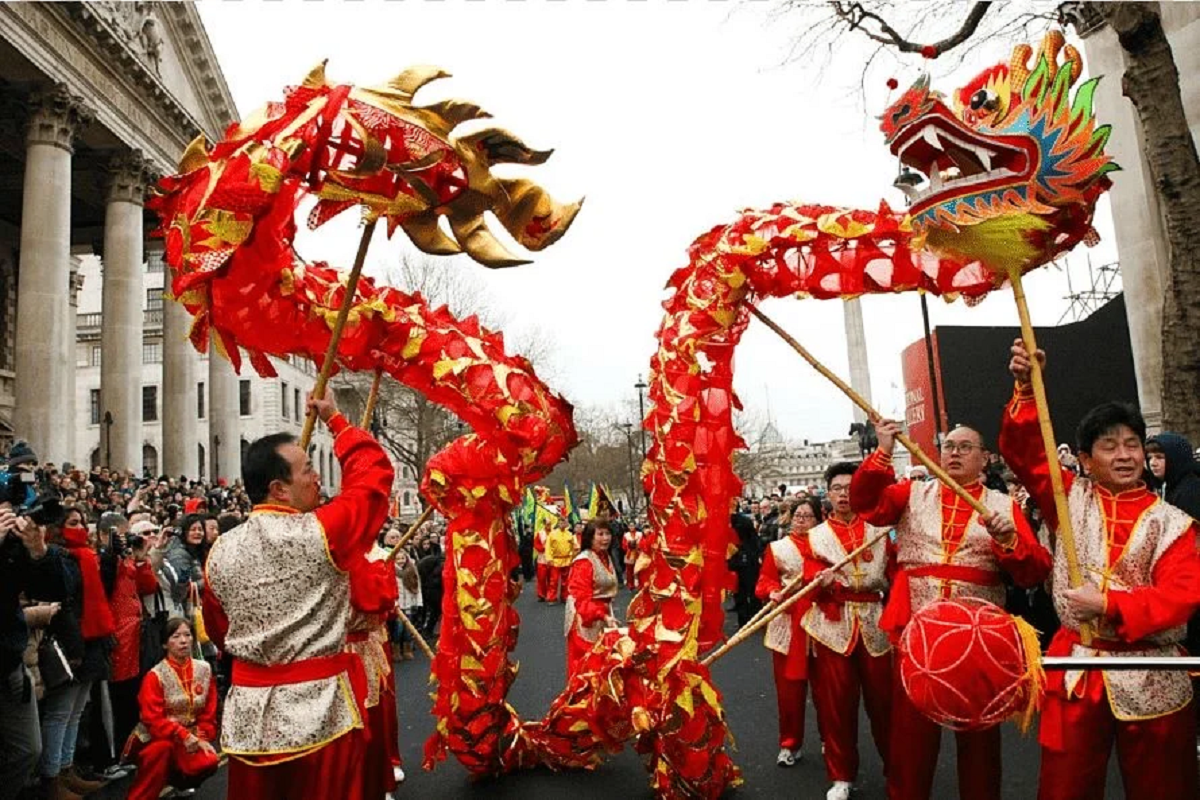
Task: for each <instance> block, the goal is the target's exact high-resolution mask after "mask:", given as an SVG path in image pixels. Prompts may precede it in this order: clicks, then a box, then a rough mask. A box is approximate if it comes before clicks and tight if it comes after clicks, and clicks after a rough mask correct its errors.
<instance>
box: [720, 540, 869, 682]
mask: <svg viewBox="0 0 1200 800" xmlns="http://www.w3.org/2000/svg"><path fill="white" fill-rule="evenodd" d="M889 533H891V531H890V530H886V531H882V532H880V533H879V534H877V535H875V536H872V537H871V538H870V539H868V540H867V541H865V542H863V543H862V545H860V546H859V547H856V548H854V550H852V551H851V552H850V554H849V555H847V556H846V557H845V558H843V559H842V560H841V561H839V562H837V563H836V564H834V565H833V566H832V567H830V568H829V569H830V571H832V572H837V571H838V570H839V569H841V568H842V567H844V566H846V565H847V564H849V563H851V562H852V561H854V559H856V558H858V557H859V556H860V555H862V554H863V553H865V552H866V551H867V550H869V549H870V548H872V547H874V546H875V543H876V542H878V541H880V540H881V539H883V538H884V537H885V536H887V535H888V534H889ZM819 586H820V583H819V582H817V581H815V580H814V581H812V582H811V583H809V584H808V585H807V586H805V587H804V588H803V589H801V590H800V591H798V592H796V593H795V594H793V595H792V596H791V597H789V598H787V599H786V600H784V601H783V602H782V603H780V604H779V605H777V606H776V607H775V608H774V609H773V610H772V611H771V612H769V613H767V614H764V615H762V616H761V617H759V619H758V621H757V622H752V623H750V624H748V625H743V626H742V627H741V628H739V629H738V631H737V633H735V634H734V635H733V636H731V637H729V641H727V642H726V643H725V644H723V645H721V647H720V648H719V649H717V650H715V651H713V652H712V653H711V654H710V655H709V656H708V657H707V658H705V659H704V660H703V661H701V662H700V663H701V664H703V665H704V666H706V667H707V666H709V665H710V664H712V663H713V662H714V661H716V660H717V659H718V658H720V657H721V656H723V655H725V654H726V653H728V652H729V651H730V650H732V649H733V648H734V647H737V646H738V645H739V644H741V643H742V642H744V641H746V640H747V639H749V638H750V637H751V636H753V635H754V634H755V633H757V632H758V631H759V630H761V629H762V628H763V626H765V625H766V624H767V623H769V622H770V621H771V620H773V619H775V617H777V616H779V615H780V614H782V613H783V612H784V611H787V610H788V609H789V608H791V607H792V606H794V605H795V604H796V603H799V602H800V600H801V599H803V598H805V597H807V596H808V595H810V594H812V593H813V591H815V590H816V589H817V588H818V587H819Z"/></svg>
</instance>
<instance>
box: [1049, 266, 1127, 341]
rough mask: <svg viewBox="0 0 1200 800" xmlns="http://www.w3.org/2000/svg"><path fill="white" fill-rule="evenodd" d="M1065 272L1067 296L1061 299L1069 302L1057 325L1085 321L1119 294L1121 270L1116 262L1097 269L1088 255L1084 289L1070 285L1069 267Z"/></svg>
mask: <svg viewBox="0 0 1200 800" xmlns="http://www.w3.org/2000/svg"><path fill="white" fill-rule="evenodd" d="M1065 272H1066V273H1067V294H1066V296H1065V297H1064V298H1063V299H1064V300H1068V301H1070V302H1069V305H1068V306H1067V310H1066V311H1064V312H1063V315H1062V316H1061V317H1059V320H1058V324H1059V325H1062V324H1063V323H1064V322H1079V321H1080V320H1083V319H1087V318H1088V317H1089V316H1091V315H1092V313H1093V312H1095V311H1097V310H1098V309H1099V308H1100V307H1101V306H1103V305H1104V304H1105V303H1107V302H1108V301H1109V300H1112V299H1113V298H1114V297H1116V296H1117V295H1119V294H1120V293H1121V268H1120V265H1119V264H1118V263H1117V262H1116V261H1113V262H1111V263H1108V264H1101V265H1100V266H1098V267H1097V266H1095V265H1093V264H1092V256H1091V254H1090V253H1089V254H1088V256H1087V277H1088V285H1087V288H1085V289H1078V290H1077V289H1076V288H1075V286H1074V285H1073V284H1072V282H1071V268H1070V266H1068V267H1067V269H1066V270H1065Z"/></svg>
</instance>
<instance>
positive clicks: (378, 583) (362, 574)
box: [350, 557, 400, 614]
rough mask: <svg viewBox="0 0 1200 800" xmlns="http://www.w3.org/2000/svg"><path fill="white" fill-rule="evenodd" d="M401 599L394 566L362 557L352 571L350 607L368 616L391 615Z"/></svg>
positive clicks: (387, 562) (390, 563)
mask: <svg viewBox="0 0 1200 800" xmlns="http://www.w3.org/2000/svg"><path fill="white" fill-rule="evenodd" d="M399 599H400V588H399V583H398V582H397V580H396V573H395V571H394V564H393V563H392V562H391V561H367V560H366V559H365V558H362V557H360V558H359V559H358V561H357V563H356V564H355V565H354V567H353V568H352V569H351V570H350V605H352V606H353V607H354V608H356V609H358V610H359V611H362V612H364V613H367V614H390V613H391V612H392V611H394V610H395V608H396V601H397V600H399Z"/></svg>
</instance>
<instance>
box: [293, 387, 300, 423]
mask: <svg viewBox="0 0 1200 800" xmlns="http://www.w3.org/2000/svg"><path fill="white" fill-rule="evenodd" d="M292 412H293V413H295V415H296V421H297V422H299V421H300V390H299V389H292Z"/></svg>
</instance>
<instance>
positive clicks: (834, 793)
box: [825, 781, 854, 800]
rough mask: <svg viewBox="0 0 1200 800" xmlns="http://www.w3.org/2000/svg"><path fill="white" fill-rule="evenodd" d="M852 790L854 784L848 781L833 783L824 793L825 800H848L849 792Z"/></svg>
mask: <svg viewBox="0 0 1200 800" xmlns="http://www.w3.org/2000/svg"><path fill="white" fill-rule="evenodd" d="M853 788H854V784H853V783H850V781H834V782H833V786H830V787H829V791H828V792H826V793H825V800H850V790H851V789H853Z"/></svg>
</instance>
